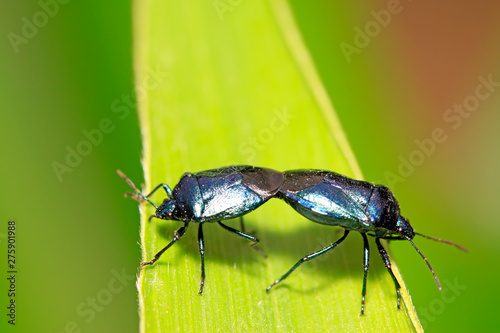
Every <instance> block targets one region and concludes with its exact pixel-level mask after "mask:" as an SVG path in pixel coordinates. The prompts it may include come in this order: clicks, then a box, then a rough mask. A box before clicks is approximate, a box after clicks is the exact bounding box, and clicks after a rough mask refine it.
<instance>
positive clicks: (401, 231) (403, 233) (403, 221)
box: [396, 215, 415, 239]
mask: <svg viewBox="0 0 500 333" xmlns="http://www.w3.org/2000/svg"><path fill="white" fill-rule="evenodd" d="M396 232H397V234H398V236H400V237H401V238H402V239H413V238H414V237H415V231H413V227H412V226H411V224H410V221H408V219H407V218H406V217H403V216H401V215H399V218H398V222H397V223H396Z"/></svg>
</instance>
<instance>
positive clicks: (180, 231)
mask: <svg viewBox="0 0 500 333" xmlns="http://www.w3.org/2000/svg"><path fill="white" fill-rule="evenodd" d="M187 226H188V224H187V223H186V224H184V225H183V226H182V227H180V228H179V229H178V230H176V231H175V233H174V239H172V240H171V241H170V243H168V245H167V246H165V247H164V248H163V249H161V250H160V251H159V252H158V253H157V254H155V257H154V259H152V260H151V261H146V262H141V267H144V266H147V265H153V264H154V263H155V262H156V261H157V260H158V259H160V257H161V255H162V254H163V252H165V251H167V250H168V248H169V247H171V246H172V245H173V244H174V243H175V242H177V241H178V240H179V239H180V238H181V237H182V235H184V233H185V232H186V228H187Z"/></svg>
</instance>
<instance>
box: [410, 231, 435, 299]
mask: <svg viewBox="0 0 500 333" xmlns="http://www.w3.org/2000/svg"><path fill="white" fill-rule="evenodd" d="M406 239H407V240H409V241H410V243H411V245H413V247H414V248H415V250H417V252H418V254H420V256H421V257H422V259H424V261H425V262H426V263H427V266H428V267H429V269H430V270H431V273H432V275H433V276H434V280H436V284H437V286H438V289H439V291H441V290H442V288H441V283H439V279H438V277H437V275H436V273H434V268H432V266H431V264H430V263H429V260H427V258H426V257H425V256H424V254H423V253H422V252H420V250H419V249H418V247H417V246H416V245H415V243H413V241H412V240H411V239H410V238H406Z"/></svg>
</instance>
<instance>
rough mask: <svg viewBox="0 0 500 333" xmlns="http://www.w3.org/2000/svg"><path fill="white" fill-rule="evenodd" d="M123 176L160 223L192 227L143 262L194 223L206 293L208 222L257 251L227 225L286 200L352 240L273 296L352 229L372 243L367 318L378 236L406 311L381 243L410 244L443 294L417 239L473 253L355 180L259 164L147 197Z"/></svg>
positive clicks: (381, 190)
mask: <svg viewBox="0 0 500 333" xmlns="http://www.w3.org/2000/svg"><path fill="white" fill-rule="evenodd" d="M118 174H119V175H120V177H122V178H123V179H125V180H126V181H127V183H128V184H129V185H130V186H131V187H132V188H133V189H134V190H135V193H130V192H129V193H126V194H125V195H126V196H132V197H133V198H134V199H136V200H138V201H141V202H142V201H147V202H149V203H150V204H151V205H153V206H154V207H155V208H156V214H155V215H152V216H151V217H150V219H151V218H153V217H156V218H159V219H165V220H177V221H181V222H183V223H184V225H183V226H182V227H181V228H179V229H178V230H177V231H176V232H175V233H174V238H173V239H172V241H170V243H168V244H167V246H165V247H164V248H163V249H161V250H160V251H159V252H158V253H157V254H156V255H155V256H154V258H153V259H152V260H151V261H148V262H143V263H141V266H146V265H152V264H154V263H155V262H156V261H157V260H158V259H159V258H160V256H161V255H162V254H163V253H164V252H165V251H166V250H167V249H168V248H170V247H171V246H172V245H173V244H174V243H175V242H176V241H178V240H179V239H180V238H181V237H182V236H183V235H184V233H185V232H186V229H187V227H188V225H189V223H190V222H193V223H199V227H198V245H199V251H200V258H201V283H200V290H199V294H201V293H202V292H203V286H204V284H205V256H204V249H205V244H204V239H203V223H205V222H217V223H218V224H219V225H220V226H221V227H223V228H224V229H225V230H227V231H229V232H231V233H233V234H235V235H237V236H240V237H243V238H245V239H247V240H249V241H251V242H252V243H251V245H255V244H256V243H258V242H259V240H258V239H257V238H256V237H254V236H252V235H249V234H247V233H245V232H244V230H241V231H239V230H236V229H233V228H231V227H229V226H227V225H225V224H223V223H222V222H221V221H222V220H226V219H232V218H236V217H240V218H241V217H242V216H243V215H245V214H247V213H249V212H251V211H253V210H255V209H256V208H258V207H259V206H261V205H262V204H264V203H265V202H266V201H267V200H269V199H270V198H272V197H277V198H280V199H283V200H284V201H285V202H287V203H288V204H289V205H290V206H291V207H292V208H294V209H295V210H296V211H297V212H299V213H300V214H302V215H303V216H305V217H306V218H308V219H310V220H312V221H314V222H317V223H321V224H326V225H333V226H340V227H342V228H344V229H345V231H344V235H343V236H342V237H341V238H340V239H338V240H337V241H336V242H334V243H332V244H330V245H328V246H327V247H325V248H323V249H322V250H320V251H317V252H313V253H311V254H309V255H307V256H305V257H303V258H302V259H300V260H299V261H298V262H297V263H296V264H295V265H294V266H293V267H292V268H291V269H290V270H288V271H287V272H286V273H285V274H284V275H283V276H282V277H280V278H279V279H277V280H276V281H275V282H274V283H272V284H271V285H270V286H269V287H267V289H266V291H267V292H269V290H270V289H271V288H273V287H274V286H276V285H277V284H278V283H280V282H281V281H283V280H284V279H285V278H287V277H288V276H289V275H290V274H291V273H292V272H293V271H294V270H295V269H296V268H297V267H299V266H300V265H301V264H302V263H304V262H306V261H309V260H312V259H314V258H316V257H318V256H320V255H322V254H324V253H326V252H327V251H329V250H332V249H333V248H335V247H336V246H337V245H339V244H340V243H341V242H342V241H344V240H345V238H346V237H347V235H348V234H349V232H350V231H358V232H360V233H361V235H362V237H363V243H364V257H363V267H364V275H363V288H362V300H361V313H362V314H363V312H364V306H365V295H366V282H367V276H368V269H369V247H368V238H367V235H368V236H372V237H375V243H376V245H377V248H378V251H379V254H380V256H381V257H382V260H383V261H384V264H385V267H386V268H387V271H388V272H389V274H390V275H391V277H392V279H393V281H394V284H395V287H396V294H397V299H398V308H400V306H401V293H400V289H401V287H400V284H399V282H398V280H397V279H396V276H395V275H394V273H393V272H392V269H391V262H390V260H389V256H388V254H387V251H386V250H385V249H384V247H383V246H382V244H381V243H380V239H389V240H408V241H409V242H410V243H411V244H412V245H413V247H414V248H415V249H416V251H417V252H418V253H419V254H420V256H421V257H422V258H423V259H424V260H425V262H426V263H427V266H428V267H429V269H430V271H431V272H432V274H433V276H434V279H435V281H436V284H437V286H438V288H439V290H441V284H440V283H439V280H438V278H437V276H436V274H435V273H434V270H433V268H432V266H431V265H430V264H429V262H428V261H427V258H426V257H425V256H424V255H423V254H422V253H421V252H420V250H419V249H418V248H417V247H416V246H415V244H414V243H413V241H412V239H413V238H414V237H415V235H419V236H422V237H425V238H429V239H432V240H435V241H439V242H442V243H447V244H451V245H455V246H456V247H458V248H459V249H461V250H464V251H467V250H466V249H465V248H463V247H461V246H460V245H458V244H455V243H453V242H449V241H445V240H441V239H437V238H433V237H429V236H425V235H422V234H419V233H416V232H414V231H413V228H412V226H411V225H410V223H409V221H408V220H407V219H406V218H404V217H403V216H401V214H400V209H399V204H398V202H397V201H396V199H395V198H394V195H393V194H392V192H391V191H390V190H389V189H388V188H387V187H385V186H382V185H374V184H371V183H368V182H365V181H360V180H354V179H351V178H347V177H345V176H342V175H339V174H337V173H334V172H331V171H324V170H292V171H285V172H279V171H275V170H271V169H267V168H258V167H253V166H229V167H225V168H220V169H214V170H208V171H202V172H198V173H185V174H184V175H183V176H182V177H181V179H180V180H179V182H178V183H177V185H176V186H175V187H174V189H173V190H172V189H170V187H169V186H168V185H167V184H163V183H162V184H159V185H158V186H156V188H155V189H154V190H153V191H152V192H151V193H149V194H148V195H143V194H142V193H141V192H140V191H139V190H138V189H137V187H135V185H134V184H133V183H132V181H131V180H130V179H128V178H127V177H126V176H125V175H124V174H123V173H122V172H121V171H120V170H118ZM160 188H163V189H164V190H165V192H166V194H167V198H166V199H165V200H164V201H163V203H162V204H161V205H160V206H156V205H155V204H154V203H153V202H152V201H151V200H150V199H149V197H150V196H151V195H152V194H153V193H155V192H156V191H157V190H158V189H160ZM242 225H243V224H242ZM257 250H258V249H257Z"/></svg>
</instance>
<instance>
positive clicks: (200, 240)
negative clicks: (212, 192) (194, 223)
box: [198, 223, 205, 295]
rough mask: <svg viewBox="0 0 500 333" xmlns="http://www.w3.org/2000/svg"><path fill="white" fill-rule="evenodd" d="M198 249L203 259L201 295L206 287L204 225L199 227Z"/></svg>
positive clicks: (199, 292)
mask: <svg viewBox="0 0 500 333" xmlns="http://www.w3.org/2000/svg"><path fill="white" fill-rule="evenodd" d="M198 248H199V250H200V259H201V282H200V291H198V294H199V295H201V294H202V293H203V287H204V286H205V241H204V239H203V223H200V226H199V227H198Z"/></svg>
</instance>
